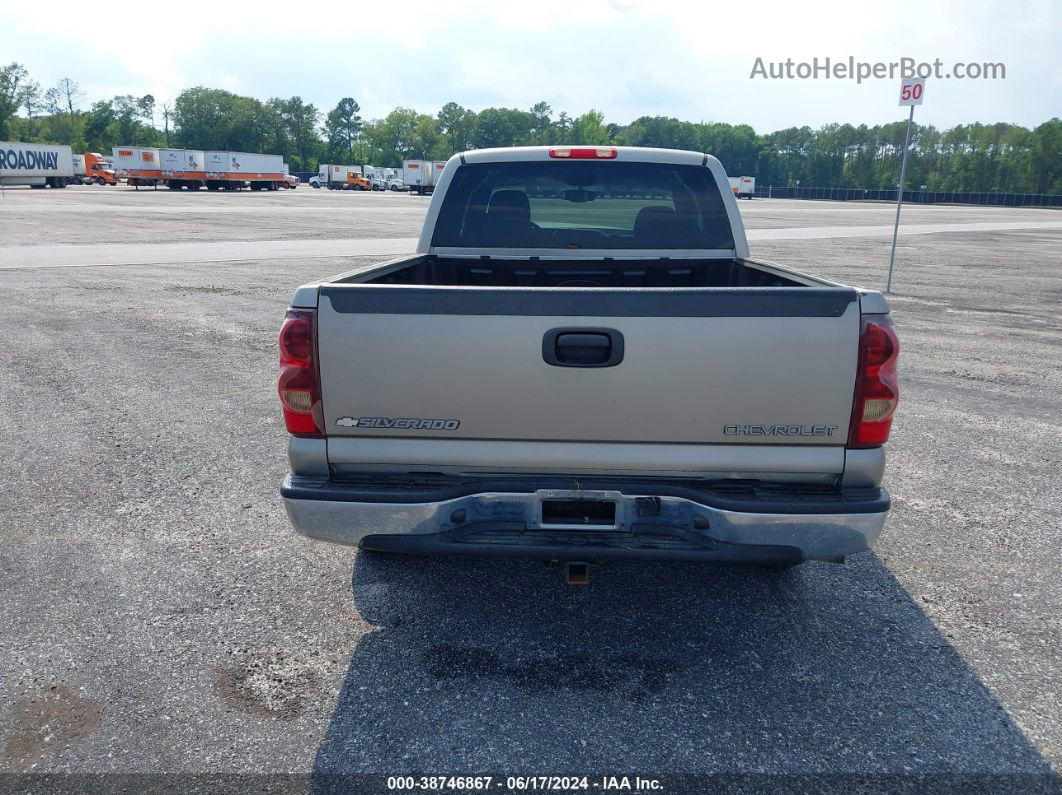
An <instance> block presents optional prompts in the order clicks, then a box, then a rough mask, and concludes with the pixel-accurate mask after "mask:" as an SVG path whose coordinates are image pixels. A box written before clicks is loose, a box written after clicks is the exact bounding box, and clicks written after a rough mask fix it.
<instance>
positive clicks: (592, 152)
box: [549, 146, 617, 160]
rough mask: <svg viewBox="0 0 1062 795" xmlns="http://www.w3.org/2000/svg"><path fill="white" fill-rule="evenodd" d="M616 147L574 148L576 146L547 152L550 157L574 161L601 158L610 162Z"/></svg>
mask: <svg viewBox="0 0 1062 795" xmlns="http://www.w3.org/2000/svg"><path fill="white" fill-rule="evenodd" d="M616 154H617V152H616V147H614V146H594V147H576V146H558V147H554V148H553V149H550V150H549V156H550V157H564V158H571V159H573V160H576V159H580V158H582V159H586V160H593V159H595V158H601V159H602V160H610V159H612V158H614V157H615V156H616Z"/></svg>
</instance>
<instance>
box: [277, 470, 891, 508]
mask: <svg viewBox="0 0 1062 795" xmlns="http://www.w3.org/2000/svg"><path fill="white" fill-rule="evenodd" d="M539 489H556V490H576V489H582V490H587V491H619V492H620V493H623V494H633V495H643V496H655V497H678V498H682V499H688V500H693V501H695V502H698V503H700V504H702V505H707V506H709V507H712V508H718V509H720V510H724V511H738V512H741V513H795V514H846V513H883V512H885V511H887V510H889V505H890V498H889V493H888V492H887V491H886V490H885V489H883V488H879V487H868V488H845V489H841V488H838V487H836V486H831V485H825V484H810V483H809V484H803V483H768V482H763V481H693V482H690V481H667V480H653V479H638V478H619V479H613V478H600V477H598V478H594V477H589V478H578V479H576V478H566V477H534V478H525V477H507V478H449V477H444V476H440V477H431V476H410V477H403V476H401V475H391V474H387V475H379V476H371V475H369V476H346V477H342V478H333V479H329V478H309V477H299V476H294V475H288V476H287V477H286V478H285V480H284V484H283V486H282V487H281V495H282V496H284V497H286V498H288V499H294V500H328V501H336V502H369V503H381V502H383V503H388V502H390V503H418V502H442V501H444V500H454V499H458V498H459V497H466V496H468V495H469V494H481V493H485V492H508V493H518V494H528V493H531V492H534V491H538V490H539Z"/></svg>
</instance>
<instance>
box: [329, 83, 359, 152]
mask: <svg viewBox="0 0 1062 795" xmlns="http://www.w3.org/2000/svg"><path fill="white" fill-rule="evenodd" d="M360 111H361V107H360V106H359V105H358V103H357V102H355V101H354V99H353V97H343V99H341V100H339V103H338V104H337V105H336V106H335V107H334V108H333V109H332V110H330V111H329V112H328V116H326V117H325V124H324V132H325V138H327V139H328V158H329V161H333V160H334V161H339V162H343V163H346V162H348V161H349V160H350V158H351V156H352V155H351V152H352V150H353V149H354V144H355V142H356V141H357V140H358V138H359V137H360V135H361V129H362V126H363V125H362V120H361V116H360V115H358V114H359V112H360Z"/></svg>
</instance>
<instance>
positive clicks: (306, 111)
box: [279, 96, 321, 171]
mask: <svg viewBox="0 0 1062 795" xmlns="http://www.w3.org/2000/svg"><path fill="white" fill-rule="evenodd" d="M279 108H280V116H281V118H282V119H283V120H284V125H285V127H286V128H287V131H288V135H289V136H290V137H291V141H292V143H293V144H294V147H295V152H296V154H297V161H298V162H297V164H296V165H297V169H296V170H301V171H310V170H311V168H312V167H311V158H316V157H317V151H318V149H319V148H320V142H321V139H320V138H319V137H318V135H317V123H318V121H319V120H320V117H321V114H320V111H318V110H317V108H316V107H315V106H314V105H313V103H308V102H303V101H302V97H298V96H295V97H292V98H291V99H287V100H281V101H280V104H279Z"/></svg>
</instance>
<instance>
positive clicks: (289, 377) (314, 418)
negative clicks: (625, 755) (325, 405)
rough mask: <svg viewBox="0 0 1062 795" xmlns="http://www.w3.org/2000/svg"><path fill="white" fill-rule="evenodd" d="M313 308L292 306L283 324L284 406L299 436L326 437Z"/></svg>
mask: <svg viewBox="0 0 1062 795" xmlns="http://www.w3.org/2000/svg"><path fill="white" fill-rule="evenodd" d="M316 319H317V312H316V310H313V309H289V310H288V313H287V315H286V316H285V318H284V325H283V326H281V327H280V380H279V381H278V382H277V392H279V393H280V406H281V408H282V409H283V410H284V424H285V425H286V426H287V428H288V433H291V434H294V435H295V436H315V437H318V438H320V437H323V436H324V412H323V410H322V408H321V385H320V381H319V379H318V373H317V352H316V346H315V344H314V341H315V338H316V335H315V334H314V326H315V323H316Z"/></svg>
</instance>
